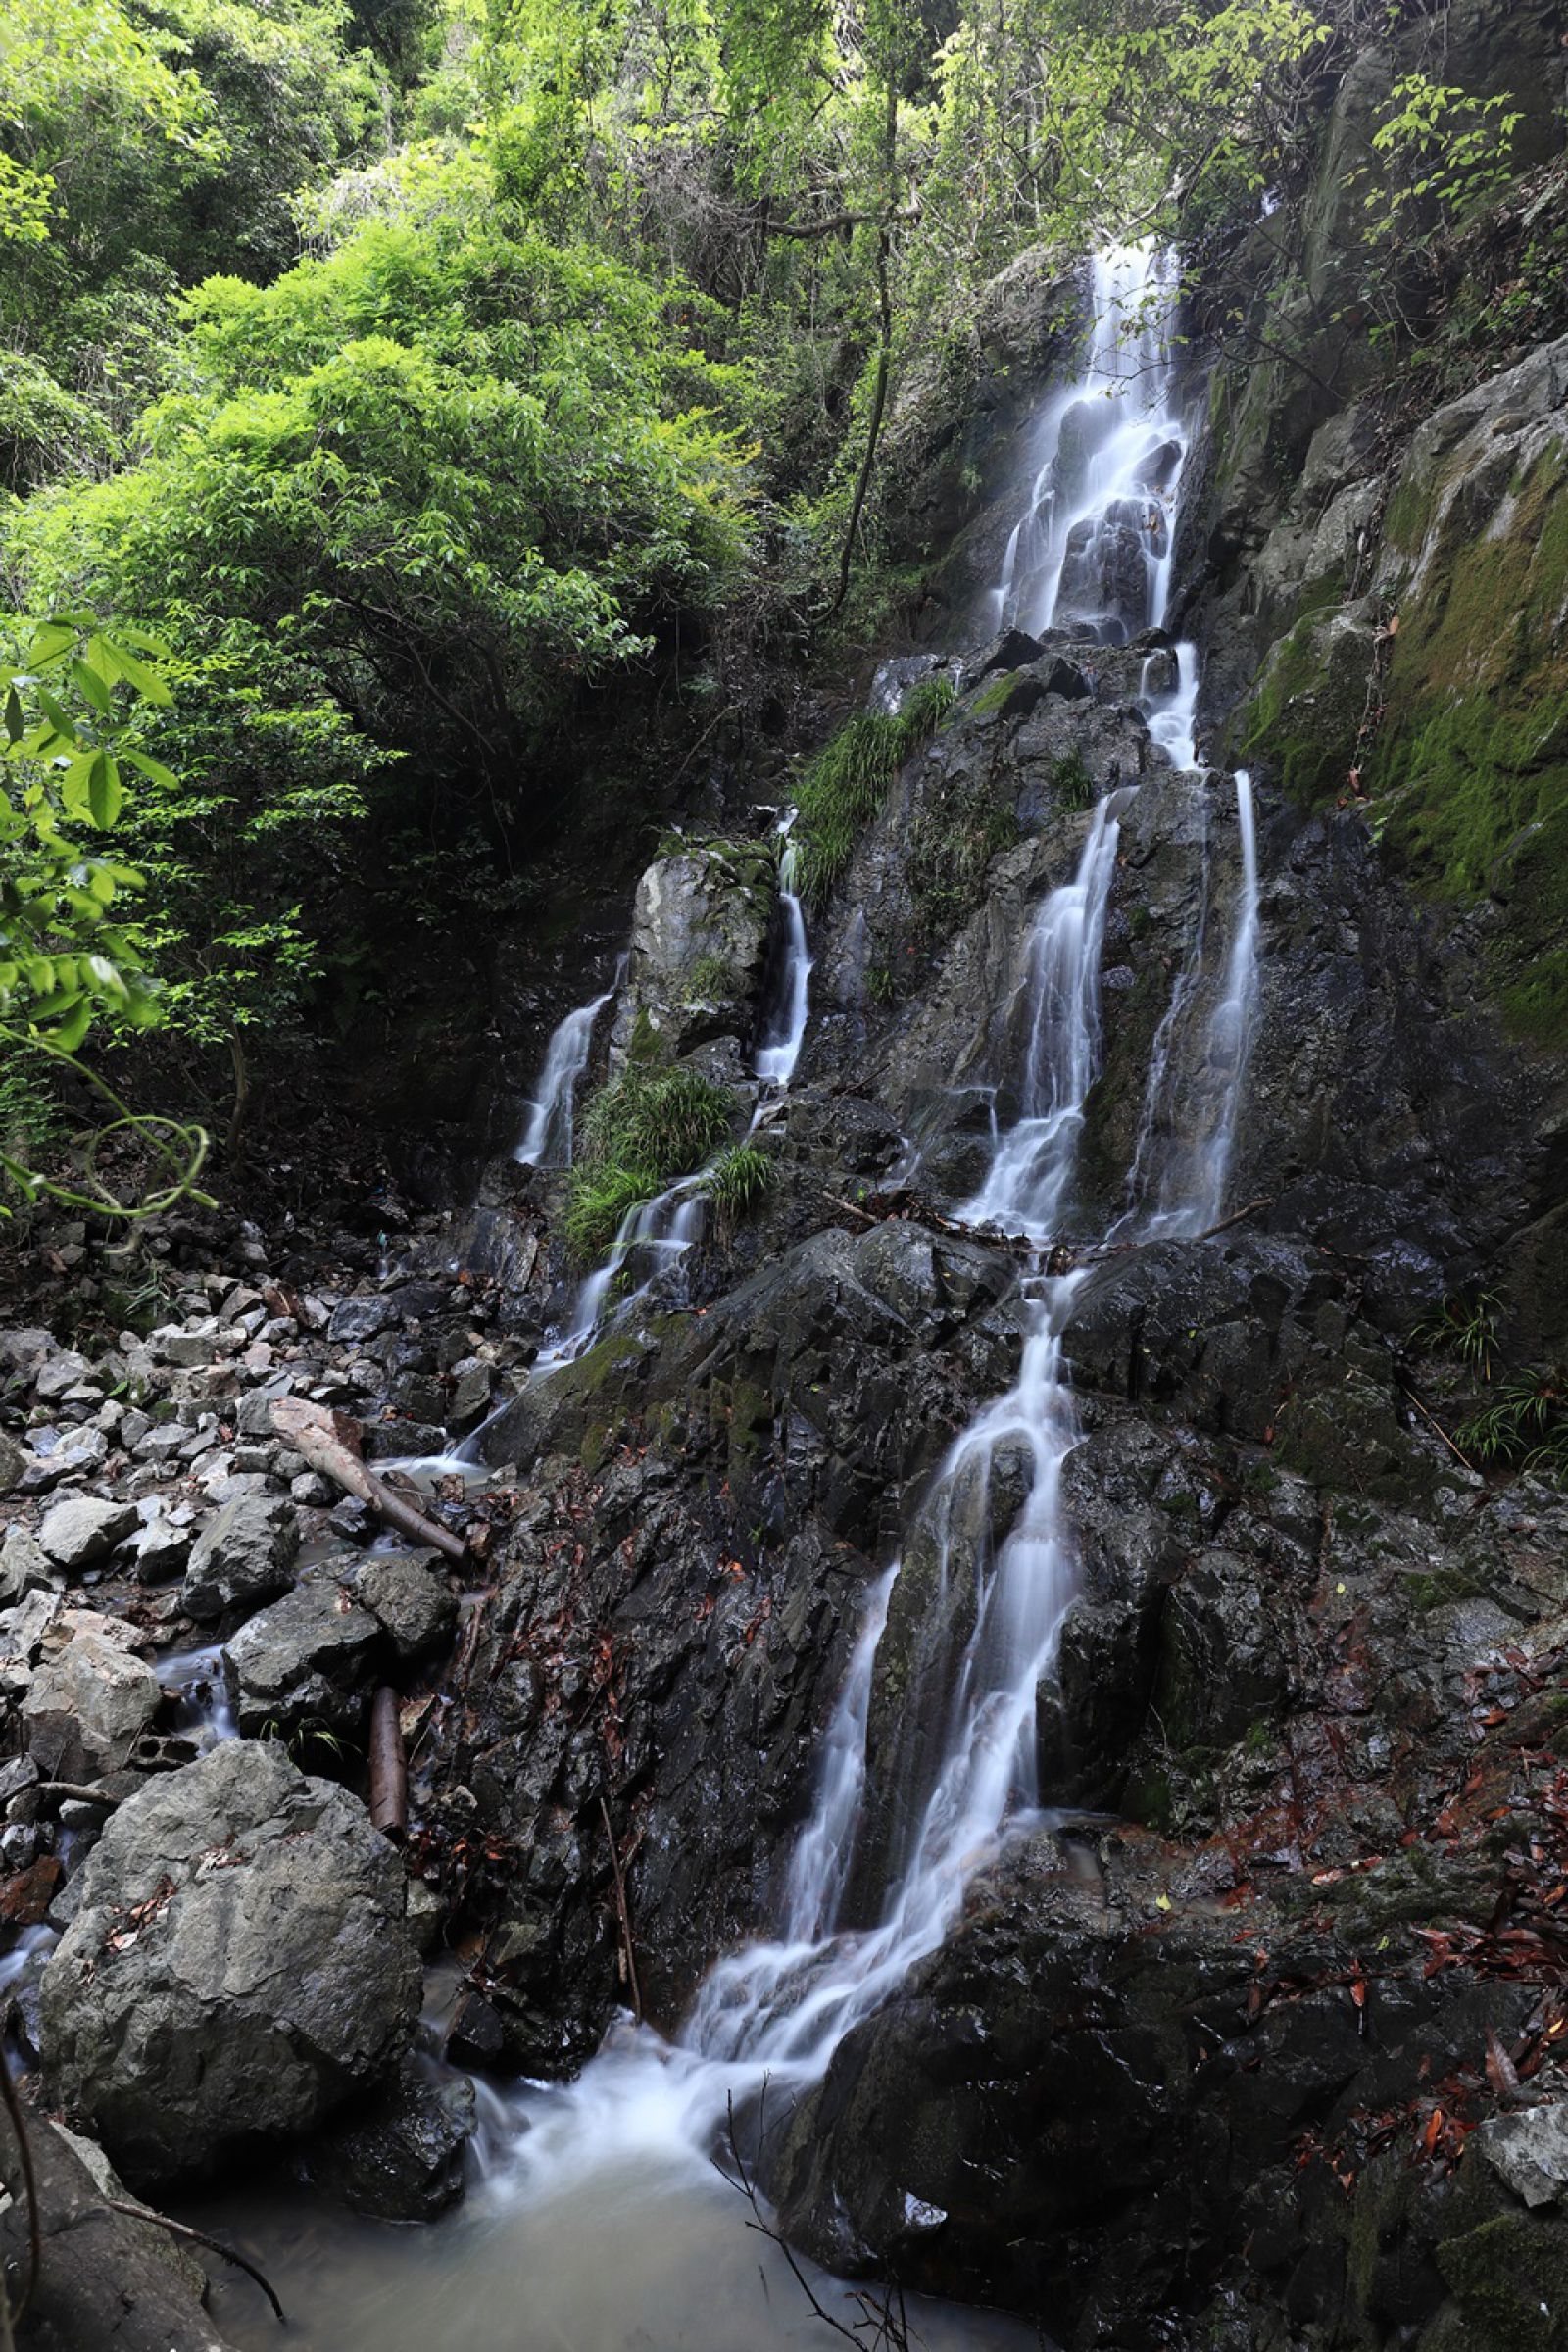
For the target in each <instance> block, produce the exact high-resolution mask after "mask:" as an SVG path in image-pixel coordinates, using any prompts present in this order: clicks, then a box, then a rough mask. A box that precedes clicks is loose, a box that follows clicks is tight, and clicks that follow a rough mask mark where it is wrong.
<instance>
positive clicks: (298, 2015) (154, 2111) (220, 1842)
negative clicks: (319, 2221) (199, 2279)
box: [41, 1740, 420, 2187]
mask: <svg viewBox="0 0 1568 2352" xmlns="http://www.w3.org/2000/svg"><path fill="white" fill-rule="evenodd" d="M404 1885H405V1882H404V1876H403V1869H402V1865H401V1863H400V1862H399V1860H398V1857H397V1855H396V1853H395V1852H394V1850H393V1848H392V1847H391V1846H390V1845H389V1844H387V1842H386V1841H385V1839H383V1838H381V1837H379V1836H378V1835H377V1833H376V1832H375V1831H374V1830H372V1829H371V1827H370V1824H369V1818H368V1814H367V1813H366V1810H365V1807H364V1806H363V1805H362V1804H361V1803H360V1802H359V1800H358V1798H356V1797H353V1796H350V1795H349V1794H348V1793H347V1791H346V1790H344V1789H339V1788H336V1787H335V1786H334V1785H333V1784H332V1783H331V1782H328V1781H319V1780H308V1779H307V1778H306V1777H305V1775H304V1774H303V1773H302V1772H300V1771H298V1770H297V1769H296V1767H295V1766H294V1765H293V1764H291V1763H290V1762H289V1760H288V1757H287V1756H286V1755H285V1754H284V1752H283V1750H282V1749H281V1748H280V1747H278V1746H274V1745H272V1744H271V1743H270V1742H251V1741H241V1740H230V1741H228V1742H226V1743H225V1744H224V1745H223V1746H221V1747H219V1748H217V1749H215V1750H214V1752H213V1753H212V1754H211V1755H209V1756H205V1757H203V1758H202V1760H201V1761H200V1762H199V1763H196V1764H189V1765H186V1766H185V1767H184V1769H183V1770H182V1771H179V1772H174V1773H171V1774H169V1775H168V1776H167V1777H165V1778H162V1779H160V1780H158V1781H156V1782H155V1783H154V1784H153V1785H152V1786H151V1787H150V1788H148V1789H145V1790H143V1792H142V1793H141V1794H140V1795H138V1796H135V1797H132V1798H131V1799H130V1800H129V1801H128V1802H127V1803H126V1804H124V1805H123V1806H122V1807H121V1808H120V1810H119V1812H117V1813H116V1814H114V1815H113V1817H112V1818H111V1820H110V1822H109V1824H108V1826H107V1828H106V1829H105V1831H104V1835H103V1838H102V1839H101V1840H100V1842H99V1844H98V1846H97V1847H96V1849H95V1850H94V1852H93V1854H92V1857H91V1859H90V1860H89V1862H88V1863H87V1866H86V1869H85V1871H84V1873H83V1879H82V1892H81V1903H80V1908H79V1909H78V1911H77V1913H76V1917H75V1919H74V1920H73V1923H72V1925H71V1927H70V1928H69V1929H68V1930H67V1932H66V1935H65V1936H64V1938H63V1939H62V1941H61V1943H60V1945H59V1947H58V1949H57V1950H56V1951H55V1953H54V1954H53V1956H52V1957H51V1959H50V1961H49V1964H48V1966H47V1968H46V1969H45V1971H44V1978H43V1997H42V2023H41V2041H42V2056H43V2065H44V2070H45V2076H46V2079H47V2081H48V2083H49V2086H50V2090H51V2094H52V2096H53V2097H54V2098H55V2099H56V2100H57V2101H58V2102H59V2103H60V2104H61V2105H62V2106H63V2107H64V2108H65V2109H66V2110H67V2112H68V2113H69V2114H71V2115H72V2116H73V2117H75V2118H77V2119H79V2120H80V2122H81V2123H82V2124H83V2125H84V2126H86V2127H87V2128H89V2129H90V2130H91V2131H93V2132H94V2134H95V2135H96V2137H98V2138H99V2139H100V2140H101V2141H102V2142H103V2144H104V2146H105V2147H106V2148H107V2149H108V2151H109V2153H110V2155H111V2156H112V2157H113V2159H114V2161H115V2163H116V2164H117V2165H118V2166H119V2167H120V2169H121V2170H122V2171H123V2173H124V2175H125V2177H126V2179H127V2180H130V2181H131V2182H132V2184H133V2185H135V2186H137V2187H145V2186H147V2185H148V2184H150V2183H152V2182H156V2181H160V2180H169V2179H172V2177H174V2176H176V2175H179V2174H185V2173H191V2172H195V2171H199V2170H201V2169H202V2168H204V2167H207V2166H209V2165H211V2164H212V2163H213V2162H214V2161H215V2160H217V2159H220V2158H221V2157H224V2156H227V2155H229V2154H232V2153H233V2152H234V2151H235V2150H237V2149H241V2148H243V2147H245V2146H246V2145H248V2144H250V2143H254V2142H255V2141H258V2140H279V2139H286V2138H289V2137H292V2136H293V2135H295V2134H297V2133H299V2132H303V2131H310V2130H311V2129H312V2128H313V2127H314V2126H315V2125H317V2124H319V2122H320V2121H321V2120H322V2118H323V2117H325V2116H326V2115H328V2114H330V2113H331V2112H332V2111H333V2110H334V2109H335V2108H337V2107H338V2106H340V2105H341V2104H342V2103H343V2101H344V2100H345V2099H346V2098H347V2097H348V2096H349V2095H350V2094H351V2093H352V2092H354V2091H356V2090H358V2089H360V2088H362V2087H365V2086H368V2085H369V2084H372V2083H373V2082H376V2081H377V2080H378V2079H379V2078H380V2076H381V2075H382V2074H383V2073H384V2072H385V2071H386V2070H387V2069H388V2068H389V2067H390V2066H392V2065H393V2064H394V2063H395V2061H396V2060H397V2058H398V2057H399V2055H400V2054H401V2052H402V2050H403V2048H404V2046H405V2044H406V2042H407V2039H408V2034H409V2029H410V2027H411V2025H412V2023H413V2021H414V2018H415V2016H416V2014H417V2009H418V2004H419V1992H420V1968H419V1957H418V1953H417V1950H416V1948H415V1944H414V1940H413V1937H412V1936H411V1935H410V1932H409V1928H408V1923H407V1919H406V1917H405V1898H404Z"/></svg>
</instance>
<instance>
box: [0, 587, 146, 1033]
mask: <svg viewBox="0 0 1568 2352" xmlns="http://www.w3.org/2000/svg"><path fill="white" fill-rule="evenodd" d="M160 660H167V654H166V652H165V649H164V648H163V647H162V646H161V645H159V644H158V643H157V641H156V640H155V639H153V638H149V637H146V636H143V635H142V633H141V632H140V631H139V630H135V629H127V628H121V629H119V630H118V631H117V632H115V633H111V632H110V630H108V629H107V628H99V627H98V625H97V623H96V621H95V620H94V618H93V616H92V615H91V614H90V613H85V614H84V613H62V614H61V615H59V616H58V617H57V618H54V619H50V620H46V621H44V622H42V623H40V624H37V625H36V626H33V627H31V628H29V629H27V630H26V632H25V654H24V657H23V659H22V661H21V662H16V663H12V664H9V665H7V666H5V667H4V668H0V699H3V706H4V735H5V743H4V758H5V762H6V766H5V787H6V789H5V790H4V791H3V792H0V845H3V848H4V853H5V863H4V869H3V874H0V1020H3V1021H5V1022H6V1023H8V1024H12V1023H16V1024H20V1025H21V1027H22V1028H23V1030H24V1032H25V1034H26V1035H28V1036H31V1037H35V1038H37V1039H39V1040H41V1041H42V1042H43V1043H44V1044H46V1045H49V1046H53V1047H54V1048H56V1049H57V1050H58V1051H60V1052H62V1053H65V1054H73V1053H74V1052H75V1050H76V1048H77V1047H78V1046H79V1045H80V1044H81V1041H82V1039H83V1038H84V1037H85V1036H86V1034H87V1031H88V1029H89V1027H90V1026H91V1024H92V1021H93V1018H94V1015H95V1014H96V1013H98V1012H101V1011H103V1010H105V1009H108V1010H110V1011H112V1012H113V1013H114V1014H115V1015H116V1016H117V1017H118V1018H119V1019H121V1020H123V1021H125V1022H128V1023H129V1024H130V1025H131V1026H133V1027H136V1028H147V1027H148V1026H150V1025H151V1023H152V1022H153V1021H154V1020H155V1019H156V1018H157V1013H156V1009H155V1006H154V1004H153V998H152V990H151V985H150V983H149V981H148V979H147V976H146V973H145V971H144V969H143V960H142V947H141V940H140V936H139V934H138V933H137V931H136V930H135V929H134V927H132V926H129V925H127V924H126V923H125V922H124V920H123V915H122V912H121V903H122V902H123V899H124V897H125V895H126V893H127V892H134V891H135V890H137V889H138V888H139V887H140V881H141V877H140V876H139V875H138V874H137V873H136V872H135V871H134V869H133V868H131V867H129V866H126V865H124V864H123V863H121V862H120V861H119V860H118V859H116V858H109V857H105V856H99V855H98V854H97V851H96V842H97V839H98V837H101V836H102V835H104V834H106V833H108V832H109V831H111V830H112V829H113V828H114V827H115V826H116V825H117V824H118V822H119V820H120V817H121V814H122V811H123V808H124V805H125V785H124V781H123V778H124V773H125V769H126V768H127V767H129V768H131V769H135V770H139V771H140V773H141V774H142V775H143V776H146V777H149V778H153V779H157V780H163V781H167V782H169V783H172V781H173V779H172V777H171V776H170V775H169V773H168V770H167V769H165V768H163V767H162V766H161V765H160V763H159V762H158V761H157V760H153V759H151V758H150V757H149V755H148V754H147V753H146V752H144V751H141V750H139V749H138V748H137V746H136V741H135V737H134V732H133V729H134V724H135V720H134V705H135V704H136V703H137V701H138V700H143V699H144V700H146V701H147V702H150V703H154V704H167V703H168V702H169V700H170V692H169V688H168V685H167V684H166V683H165V681H164V678H163V676H162V675H161V673H160V671H159V670H158V668H157V667H156V666H155V663H156V662H158V661H160Z"/></svg>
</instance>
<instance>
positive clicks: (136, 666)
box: [94, 637, 174, 709]
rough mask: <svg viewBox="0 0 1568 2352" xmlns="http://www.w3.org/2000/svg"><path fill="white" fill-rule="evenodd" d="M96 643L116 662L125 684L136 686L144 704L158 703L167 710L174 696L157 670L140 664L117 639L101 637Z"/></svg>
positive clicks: (144, 663) (143, 663)
mask: <svg viewBox="0 0 1568 2352" xmlns="http://www.w3.org/2000/svg"><path fill="white" fill-rule="evenodd" d="M94 642H95V643H96V644H98V645H101V646H102V647H103V649H104V652H105V654H106V655H107V656H108V657H109V659H110V660H111V661H112V662H114V665H115V667H116V668H117V669H118V670H119V672H120V674H121V676H122V677H123V679H124V680H125V683H126V684H127V685H128V686H134V688H135V689H136V692H137V693H138V694H139V695H140V696H141V698H142V700H143V702H145V703H157V704H158V705H159V706H160V707H161V708H164V709H167V708H168V706H169V705H170V704H171V703H172V701H173V699H174V698H173V696H172V694H171V693H170V691H169V688H168V687H167V685H166V684H165V683H164V681H163V679H162V678H161V677H160V676H159V675H158V672H157V670H156V669H149V668H148V667H147V664H146V662H138V661H137V659H136V657H135V655H134V654H129V653H127V652H126V651H125V648H124V647H123V645H121V644H119V643H118V641H117V640H116V639H114V638H113V637H100V638H97V639H95V640H94Z"/></svg>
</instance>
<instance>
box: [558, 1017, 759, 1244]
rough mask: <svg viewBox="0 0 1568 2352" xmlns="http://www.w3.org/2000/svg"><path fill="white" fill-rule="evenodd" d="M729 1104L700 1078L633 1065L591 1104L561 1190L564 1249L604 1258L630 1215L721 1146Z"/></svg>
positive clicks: (680, 1070) (689, 1072) (724, 1095)
mask: <svg viewBox="0 0 1568 2352" xmlns="http://www.w3.org/2000/svg"><path fill="white" fill-rule="evenodd" d="M733 1113H734V1104H733V1103H732V1101H731V1098H730V1095H729V1093H728V1090H727V1089H726V1088H724V1087H722V1086H719V1085H718V1084H716V1082H715V1081H714V1080H713V1079H711V1078H705V1077H704V1076H703V1075H702V1073H701V1072H700V1071H698V1070H689V1069H683V1068H680V1067H678V1066H677V1067H676V1068H674V1069H650V1068H648V1067H647V1066H646V1065H644V1064H641V1063H636V1062H634V1063H633V1064H632V1065H631V1066H630V1067H629V1068H628V1069H627V1070H626V1071H625V1072H624V1073H623V1075H622V1076H621V1077H619V1078H617V1079H616V1080H615V1082H614V1084H613V1086H607V1087H604V1088H602V1089H601V1091H600V1092H599V1093H598V1094H597V1095H596V1096H595V1097H594V1100H593V1102H592V1103H591V1104H590V1105H589V1109H588V1115H587V1117H586V1118H585V1119H584V1121H583V1129H582V1148H581V1150H580V1152H578V1155H577V1163H576V1165H575V1167H574V1168H573V1169H572V1171H571V1174H570V1176H569V1177H568V1178H567V1183H566V1212H565V1236H566V1247H567V1249H568V1250H570V1252H571V1254H572V1256H573V1257H574V1258H575V1259H576V1260H577V1261H578V1263H579V1264H588V1263H591V1262H592V1260H593V1259H595V1258H596V1257H602V1256H603V1255H604V1253H605V1251H606V1250H608V1249H609V1248H610V1246H611V1244H612V1243H613V1240H614V1238H615V1235H616V1233H617V1232H618V1231H619V1229H620V1226H621V1223H622V1221H623V1220H624V1218H625V1217H626V1215H627V1214H628V1212H629V1211H630V1210H632V1209H634V1208H637V1207H639V1206H640V1205H641V1204H642V1202H643V1201H652V1200H653V1198H654V1196H655V1195H656V1194H657V1193H662V1191H663V1189H664V1187H665V1186H666V1185H667V1184H670V1183H672V1182H673V1180H674V1179H675V1178H676V1177H677V1176H686V1175H689V1174H690V1173H691V1172H692V1170H693V1169H694V1168H699V1167H701V1166H702V1164H703V1161H704V1160H705V1159H707V1157H708V1156H709V1154H710V1152H713V1151H714V1150H715V1149H716V1148H717V1146H718V1145H719V1144H720V1143H721V1142H722V1141H723V1139H724V1134H725V1131H726V1130H727V1128H728V1126H729V1123H730V1119H731V1117H732V1116H733Z"/></svg>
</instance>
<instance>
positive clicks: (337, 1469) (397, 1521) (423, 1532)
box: [272, 1397, 468, 1565]
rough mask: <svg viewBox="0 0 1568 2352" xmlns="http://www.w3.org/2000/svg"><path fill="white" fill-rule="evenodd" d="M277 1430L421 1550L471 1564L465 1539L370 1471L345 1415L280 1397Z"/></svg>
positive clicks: (276, 1408)
mask: <svg viewBox="0 0 1568 2352" xmlns="http://www.w3.org/2000/svg"><path fill="white" fill-rule="evenodd" d="M272 1427H273V1428H274V1429H275V1430H276V1432H277V1434H278V1436H279V1437H280V1438H282V1439H284V1440H285V1441H286V1443H287V1444H288V1445H290V1446H293V1448H294V1450H295V1452H296V1453H299V1454H303V1455H304V1457H305V1459H306V1461H307V1462H308V1463H309V1464H310V1466H311V1468H312V1469H313V1470H315V1471H317V1472H318V1473H319V1476H321V1477H322V1478H329V1479H331V1481H332V1482H333V1484H334V1485H335V1486H339V1487H341V1488H342V1489H343V1492H344V1493H345V1494H346V1495H353V1496H354V1497H355V1498H356V1500H357V1501H360V1502H364V1503H368V1505H369V1507H370V1509H371V1510H372V1511H374V1512H375V1514H376V1516H377V1517H378V1518H381V1519H384V1520H385V1521H386V1523H387V1525H388V1526H389V1527H395V1528H396V1529H397V1530H398V1533H399V1534H400V1535H404V1536H408V1537H409V1538H410V1539H411V1540H412V1541H413V1542H414V1543H416V1544H429V1545H430V1546H431V1547H432V1548H433V1549H434V1550H436V1551H439V1552H442V1553H444V1554H445V1556H446V1558H448V1559H449V1560H451V1561H453V1562H454V1563H456V1564H459V1565H461V1564H462V1562H463V1561H464V1560H465V1559H466V1557H467V1551H468V1547H467V1545H466V1543H465V1542H464V1540H463V1538H462V1537H461V1536H455V1535H453V1533H452V1531H451V1530H450V1528H445V1527H443V1526H441V1524H440V1522H439V1521H438V1520H435V1519H429V1518H426V1516H425V1514H424V1512H423V1511H420V1510H417V1509H416V1508H415V1506H414V1504H413V1503H412V1502H405V1500H404V1499H403V1496H402V1495H394V1494H393V1492H392V1490H391V1488H390V1487H388V1486H386V1485H384V1484H383V1482H382V1481H381V1480H380V1479H378V1478H377V1477H376V1476H375V1474H374V1472H373V1471H371V1470H368V1469H367V1467H366V1465H365V1463H364V1462H363V1461H361V1459H360V1457H359V1455H358V1454H357V1453H355V1452H353V1451H352V1450H351V1448H350V1446H349V1445H348V1444H347V1442H346V1439H345V1434H344V1433H345V1429H346V1428H353V1427H354V1425H353V1424H347V1423H345V1418H344V1416H343V1415H342V1414H341V1413H331V1412H328V1411H327V1409H326V1407H325V1405H321V1404H313V1403H311V1401H310V1399H309V1398H308V1397H278V1398H277V1399H276V1400H275V1401H274V1403H273V1405H272ZM355 1434H356V1435H357V1434H358V1433H357V1431H356V1433H355Z"/></svg>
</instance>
